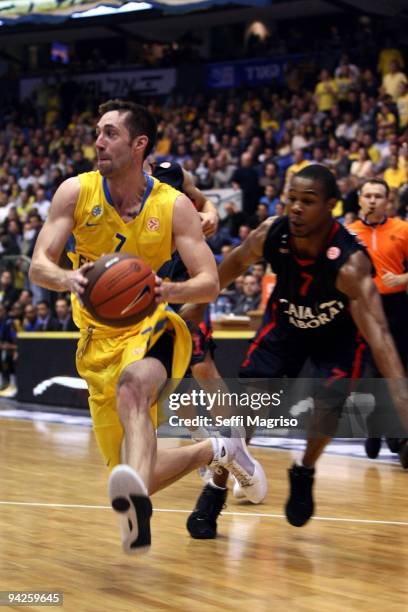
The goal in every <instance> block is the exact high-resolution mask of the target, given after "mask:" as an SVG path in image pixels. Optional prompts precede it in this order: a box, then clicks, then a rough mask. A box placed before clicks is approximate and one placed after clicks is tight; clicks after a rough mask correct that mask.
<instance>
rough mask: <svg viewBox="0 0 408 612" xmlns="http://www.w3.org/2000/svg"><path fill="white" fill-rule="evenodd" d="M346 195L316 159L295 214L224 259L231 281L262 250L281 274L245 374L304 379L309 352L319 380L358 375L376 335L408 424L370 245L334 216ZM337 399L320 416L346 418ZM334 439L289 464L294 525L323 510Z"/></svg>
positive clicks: (295, 197)
mask: <svg viewBox="0 0 408 612" xmlns="http://www.w3.org/2000/svg"><path fill="white" fill-rule="evenodd" d="M337 199H338V198H337V186H336V181H335V178H334V176H333V175H332V173H331V172H330V171H329V170H328V169H327V168H325V167H324V166H322V165H320V164H312V165H310V166H307V167H306V168H304V169H303V170H301V171H300V172H298V173H297V174H296V175H295V176H294V177H293V179H292V181H291V185H290V189H289V192H288V209H289V212H288V216H286V217H281V218H278V219H276V218H273V217H272V218H270V219H268V220H266V221H265V222H264V223H262V224H261V225H260V226H259V227H258V228H257V229H256V230H254V231H253V232H252V233H251V234H250V235H249V236H248V238H247V239H246V240H245V241H244V242H243V243H242V244H241V245H240V246H239V247H237V248H236V249H235V250H233V251H232V252H231V253H229V254H228V255H227V257H226V258H225V259H224V261H223V262H222V263H221V265H220V267H219V276H220V287H221V288H223V287H226V286H227V285H229V284H230V283H231V282H232V281H233V279H234V278H236V277H237V276H239V275H240V274H242V273H243V272H245V270H246V269H247V268H248V266H250V265H251V264H252V263H254V262H256V261H258V260H259V259H261V258H263V259H265V260H266V261H268V262H269V263H270V264H271V265H272V269H273V270H274V272H275V273H276V275H277V283H276V286H275V289H274V291H273V293H272V295H271V296H270V299H269V302H268V304H267V307H266V310H265V315H264V319H263V324H262V326H261V328H260V329H259V330H258V332H257V334H256V336H255V339H254V341H253V342H252V344H251V346H250V348H249V350H248V353H247V355H246V358H245V360H244V362H243V363H242V366H241V369H240V376H241V377H248V378H268V379H269V378H279V377H283V376H287V377H290V378H295V377H297V376H299V374H300V371H301V370H302V368H303V366H304V364H305V363H306V361H307V360H309V361H310V363H311V367H312V374H311V377H313V378H327V379H329V380H330V379H331V380H332V381H333V380H336V379H338V378H341V377H344V378H355V377H358V376H359V374H360V372H359V370H360V365H361V363H362V360H363V355H364V351H365V349H366V342H367V343H368V345H369V346H370V348H371V351H372V354H373V357H374V359H375V362H376V365H377V367H378V369H379V370H380V372H381V374H382V376H384V377H385V378H387V379H388V384H389V387H390V391H391V394H392V397H393V400H394V404H395V407H396V408H397V410H398V414H399V417H400V419H401V421H402V422H403V425H404V427H405V428H406V429H407V428H408V411H407V408H408V388H407V384H406V380H405V378H404V376H405V375H404V369H403V367H402V364H401V362H400V359H399V356H398V353H397V351H396V348H395V345H394V342H393V339H392V337H391V335H390V332H389V330H388V326H387V322H386V319H385V317H384V313H383V309H382V305H381V300H380V296H379V294H378V292H377V290H376V288H375V285H374V282H373V280H372V264H371V261H370V259H369V257H368V255H367V253H366V251H365V248H364V247H363V246H362V245H361V244H360V243H359V242H358V241H357V239H356V238H355V237H354V236H353V235H351V234H350V233H349V232H348V231H347V230H346V229H345V228H344V227H343V226H341V225H340V224H339V223H338V222H337V221H335V220H334V219H333V217H332V209H333V207H334V206H335V204H336V201H337ZM199 308H200V307H195V312H194V306H193V305H191V306H190V305H189V307H188V308H185V311H186V312H185V316H188V317H189V318H192V319H193V320H194V318H195V317H197V315H198V311H199ZM363 338H364V339H365V340H364V339H363ZM331 400H332V401H331V402H329V403H326V402H327V401H328V400H327V397H326V396H325V397H324V398H319V397H315V417H314V418H315V419H316V418H318V417H319V415H320V416H321V415H322V414H327V411H328V409H329V412H330V415H331V420H334V422H335V423H337V420H338V417H339V413H340V411H341V408H342V406H343V403H344V400H345V395H342V394H341V393H338V394H337V395H336V394H335V395H334V396H333V397H332V398H331ZM333 400H334V403H333ZM334 430H335V428H334ZM334 430H333V431H334ZM315 431H320V430H315ZM312 432H313V429H312V430H311V433H312ZM330 439H331V438H330V436H329V435H326V433H325V434H324V435H320V436H318V435H316V434H315V435H314V436H313V437H312V436H310V437H309V439H308V441H307V445H306V449H305V452H304V455H303V459H302V464H301V465H297V464H294V465H293V466H292V467H291V469H290V470H289V480H290V495H289V499H288V501H287V503H286V507H285V511H286V517H287V519H288V521H289V522H290V523H291V524H292V525H295V526H297V527H300V526H302V525H304V524H305V523H306V522H307V521H308V520H309V519H310V518H311V516H312V515H313V512H314V502H313V495H312V487H313V481H314V472H315V463H316V461H317V460H318V458H319V457H320V455H321V454H322V452H323V450H324V448H325V446H326V445H327V444H328V442H329V441H330Z"/></svg>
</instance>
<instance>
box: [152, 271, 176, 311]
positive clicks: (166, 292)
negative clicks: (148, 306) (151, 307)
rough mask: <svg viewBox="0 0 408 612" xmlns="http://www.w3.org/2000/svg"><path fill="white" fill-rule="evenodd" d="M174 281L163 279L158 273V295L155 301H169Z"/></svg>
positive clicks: (155, 289) (155, 291) (156, 292)
mask: <svg viewBox="0 0 408 612" xmlns="http://www.w3.org/2000/svg"><path fill="white" fill-rule="evenodd" d="M172 285H173V283H169V282H166V281H163V279H162V278H160V276H157V274H156V285H155V288H154V293H155V295H156V298H155V302H156V304H161V303H162V302H168V301H169V298H170V287H171V286H172Z"/></svg>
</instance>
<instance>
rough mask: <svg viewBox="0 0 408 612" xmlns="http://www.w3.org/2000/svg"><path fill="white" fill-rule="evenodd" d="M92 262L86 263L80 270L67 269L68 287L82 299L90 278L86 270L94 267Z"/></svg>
mask: <svg viewBox="0 0 408 612" xmlns="http://www.w3.org/2000/svg"><path fill="white" fill-rule="evenodd" d="M93 265H94V264H93V263H92V262H87V263H84V264H83V265H82V266H81V267H80V268H78V270H67V271H66V272H65V274H66V282H65V285H66V289H67V290H68V291H71V292H72V293H75V295H76V296H77V297H78V298H79V299H81V295H82V294H83V292H84V291H85V287H86V285H87V284H88V279H87V277H86V276H85V272H87V271H88V270H90V269H91V268H93Z"/></svg>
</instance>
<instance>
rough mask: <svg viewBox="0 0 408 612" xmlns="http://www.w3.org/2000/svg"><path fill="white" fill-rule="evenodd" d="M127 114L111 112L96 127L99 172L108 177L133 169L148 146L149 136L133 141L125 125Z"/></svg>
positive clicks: (139, 137) (138, 137) (141, 136)
mask: <svg viewBox="0 0 408 612" xmlns="http://www.w3.org/2000/svg"><path fill="white" fill-rule="evenodd" d="M125 119H126V113H119V112H118V111H109V112H108V113H105V114H104V115H102V117H101V119H100V120H99V122H98V124H97V126H96V142H95V147H96V156H97V163H98V170H99V172H100V173H101V174H102V175H103V176H106V177H110V176H113V175H115V174H118V173H120V172H123V171H124V170H126V169H128V168H131V167H132V165H133V164H134V162H135V160H136V159H137V157H138V156H139V157H140V158H141V159H143V152H144V149H145V147H146V145H147V136H144V135H140V136H137V137H136V138H134V139H133V140H132V139H131V137H130V134H129V130H128V128H127V127H126V125H125Z"/></svg>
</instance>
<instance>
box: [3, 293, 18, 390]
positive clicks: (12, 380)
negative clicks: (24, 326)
mask: <svg viewBox="0 0 408 612" xmlns="http://www.w3.org/2000/svg"><path fill="white" fill-rule="evenodd" d="M16 337H17V336H16V331H15V327H14V324H13V321H12V319H10V317H9V316H8V314H7V310H6V308H5V305H4V303H0V368H1V370H0V374H1V378H0V389H1V391H0V396H1V397H14V396H15V395H16V393H17V387H16V376H15V368H14V364H15V360H16V356H17V344H16Z"/></svg>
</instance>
